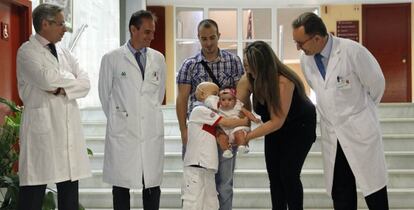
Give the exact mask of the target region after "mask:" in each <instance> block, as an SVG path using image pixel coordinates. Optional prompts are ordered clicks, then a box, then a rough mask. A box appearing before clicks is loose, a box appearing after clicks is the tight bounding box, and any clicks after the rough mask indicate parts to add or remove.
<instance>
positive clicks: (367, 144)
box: [301, 36, 388, 196]
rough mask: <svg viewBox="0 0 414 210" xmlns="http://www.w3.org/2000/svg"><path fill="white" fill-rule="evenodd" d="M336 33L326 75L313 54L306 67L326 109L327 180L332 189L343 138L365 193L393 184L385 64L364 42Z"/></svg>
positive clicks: (323, 110) (322, 116) (319, 105)
mask: <svg viewBox="0 0 414 210" xmlns="http://www.w3.org/2000/svg"><path fill="white" fill-rule="evenodd" d="M331 38H333V44H332V51H331V55H330V58H329V63H328V66H327V68H326V78H325V80H323V79H322V77H321V75H320V73H319V71H318V67H317V66H316V64H315V60H314V58H313V56H306V55H302V57H301V66H302V71H303V73H304V75H305V78H306V80H307V82H308V84H309V85H310V86H311V88H312V89H313V90H314V91H315V93H316V100H317V106H316V107H317V109H318V112H319V114H320V121H321V122H320V127H321V135H322V155H323V159H324V171H325V172H324V173H325V184H326V188H327V191H328V193H331V191H332V184H333V172H334V165H335V157H336V148H337V140H339V142H340V144H341V147H342V149H343V151H344V154H345V156H346V158H347V160H348V163H349V165H350V167H351V170H352V172H353V174H354V175H355V179H356V182H357V184H358V186H359V187H360V189H361V191H362V193H363V194H364V196H367V195H370V194H371V193H374V192H376V191H378V190H379V189H381V188H383V187H384V186H385V185H386V184H387V179H388V178H387V169H386V164H385V157H384V148H383V144H382V134H381V128H380V124H379V119H378V114H377V105H378V104H379V102H380V100H381V97H382V95H383V93H384V89H385V80H384V76H383V74H382V71H381V68H380V66H379V64H378V62H377V61H376V60H375V58H374V57H373V56H372V54H371V53H370V52H369V51H368V50H367V49H366V48H364V47H363V46H362V45H360V44H358V43H356V42H354V41H351V40H347V39H342V38H337V37H334V36H331Z"/></svg>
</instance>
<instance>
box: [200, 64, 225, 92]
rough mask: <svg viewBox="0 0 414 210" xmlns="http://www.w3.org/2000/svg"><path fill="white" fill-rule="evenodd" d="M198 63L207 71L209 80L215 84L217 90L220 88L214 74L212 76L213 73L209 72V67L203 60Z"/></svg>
mask: <svg viewBox="0 0 414 210" xmlns="http://www.w3.org/2000/svg"><path fill="white" fill-rule="evenodd" d="M200 63H201V64H202V65H203V67H204V69H205V70H206V71H207V73H208V75H209V76H210V78H211V79H212V80H213V82H214V83H215V84H216V85H217V86H218V87H219V88H221V85H220V83H219V82H218V80H217V78H216V77H215V76H214V74H213V72H212V71H211V69H210V67H208V65H207V63H206V62H205V61H204V60H202V61H201V62H200Z"/></svg>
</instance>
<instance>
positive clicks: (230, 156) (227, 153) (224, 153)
mask: <svg viewBox="0 0 414 210" xmlns="http://www.w3.org/2000/svg"><path fill="white" fill-rule="evenodd" d="M223 157H224V158H232V157H233V153H232V152H231V150H229V149H226V150H225V151H224V152H223Z"/></svg>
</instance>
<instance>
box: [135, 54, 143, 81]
mask: <svg viewBox="0 0 414 210" xmlns="http://www.w3.org/2000/svg"><path fill="white" fill-rule="evenodd" d="M135 60H137V63H138V66H139V68H140V70H141V75H142V79H144V75H145V69H144V65H142V62H141V52H140V51H137V52H136V53H135Z"/></svg>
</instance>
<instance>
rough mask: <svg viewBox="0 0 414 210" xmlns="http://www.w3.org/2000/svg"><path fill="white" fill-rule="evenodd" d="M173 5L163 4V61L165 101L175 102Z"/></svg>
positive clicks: (168, 102)
mask: <svg viewBox="0 0 414 210" xmlns="http://www.w3.org/2000/svg"><path fill="white" fill-rule="evenodd" d="M173 21H174V7H173V6H165V61H166V63H167V78H166V80H167V82H166V90H167V92H166V103H167V104H175V93H174V92H175V88H174V86H175V74H174V72H175V71H174V33H173V31H174V28H173V27H174V22H173Z"/></svg>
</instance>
